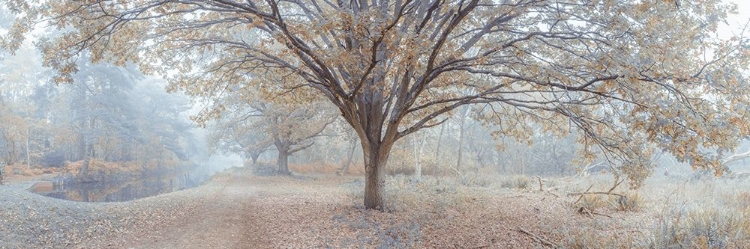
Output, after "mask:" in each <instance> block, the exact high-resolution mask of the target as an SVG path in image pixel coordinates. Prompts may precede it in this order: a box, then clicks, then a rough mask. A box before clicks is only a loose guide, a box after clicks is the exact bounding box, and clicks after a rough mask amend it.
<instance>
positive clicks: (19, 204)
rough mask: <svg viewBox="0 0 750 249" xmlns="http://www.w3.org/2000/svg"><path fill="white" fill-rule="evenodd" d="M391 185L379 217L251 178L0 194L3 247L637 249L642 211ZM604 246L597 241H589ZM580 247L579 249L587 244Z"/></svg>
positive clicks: (554, 198) (350, 192)
mask: <svg viewBox="0 0 750 249" xmlns="http://www.w3.org/2000/svg"><path fill="white" fill-rule="evenodd" d="M434 181H435V179H433V180H423V181H412V180H409V179H407V178H400V179H399V178H394V179H389V183H388V184H389V185H388V186H389V189H391V190H389V194H390V195H391V196H392V198H390V200H391V201H392V203H393V204H392V205H390V207H389V211H388V212H380V211H371V210H365V209H363V208H362V207H361V204H360V203H361V199H360V198H361V191H362V188H363V183H362V180H361V179H360V177H355V176H344V177H337V176H324V175H316V176H303V177H302V176H298V177H281V176H271V177H260V176H252V174H250V173H248V172H246V171H245V170H243V169H234V170H230V171H229V172H227V173H222V174H220V175H218V176H215V177H214V178H213V179H212V180H211V181H210V182H208V183H207V184H205V185H203V186H200V187H197V188H192V189H188V190H183V191H177V192H173V193H169V194H164V195H159V196H155V197H149V198H144V199H140V200H135V201H130V202H123V203H78V202H71V201H64V200H57V199H51V198H47V197H42V196H39V195H35V194H32V193H29V192H28V191H25V188H27V187H28V184H26V185H24V184H21V183H16V184H12V185H6V186H0V247H2V248H31V247H39V248H545V247H575V246H576V245H584V247H590V246H591V245H600V246H602V247H607V248H633V247H647V246H648V243H649V238H650V236H651V235H650V234H649V231H650V230H652V228H653V224H654V221H653V220H654V217H653V215H652V214H650V213H648V212H614V211H612V212H607V213H603V214H602V215H591V216H589V215H583V214H580V213H577V212H576V211H575V209H574V208H572V207H571V203H572V202H574V201H575V200H576V197H567V196H566V195H565V193H563V192H562V191H560V192H555V191H552V192H546V191H542V192H540V191H536V190H517V189H501V188H490V187H467V186H463V185H458V186H456V184H455V183H449V182H439V181H440V180H437V181H438V182H434ZM599 241H605V242H599ZM585 245H588V246H585Z"/></svg>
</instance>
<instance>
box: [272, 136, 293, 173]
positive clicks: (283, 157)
mask: <svg viewBox="0 0 750 249" xmlns="http://www.w3.org/2000/svg"><path fill="white" fill-rule="evenodd" d="M275 145H276V149H277V150H278V151H279V157H278V159H276V165H277V166H278V167H279V168H278V170H277V172H278V173H279V174H282V175H290V174H291V172H289V145H286V144H284V143H281V142H276V143H275Z"/></svg>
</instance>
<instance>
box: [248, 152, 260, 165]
mask: <svg viewBox="0 0 750 249" xmlns="http://www.w3.org/2000/svg"><path fill="white" fill-rule="evenodd" d="M258 157H260V154H252V155H250V159H252V160H253V166H255V165H258Z"/></svg>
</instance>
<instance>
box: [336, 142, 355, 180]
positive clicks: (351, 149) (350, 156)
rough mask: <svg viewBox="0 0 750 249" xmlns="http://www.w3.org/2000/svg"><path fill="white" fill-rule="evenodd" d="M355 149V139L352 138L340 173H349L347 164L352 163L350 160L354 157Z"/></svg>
mask: <svg viewBox="0 0 750 249" xmlns="http://www.w3.org/2000/svg"><path fill="white" fill-rule="evenodd" d="M356 149H357V140H352V142H351V143H350V145H349V156H348V157H347V159H346V164H344V167H343V168H341V170H339V172H341V173H340V174H341V175H346V174H348V173H349V166H350V165H351V164H352V160H353V159H354V151H355V150H356Z"/></svg>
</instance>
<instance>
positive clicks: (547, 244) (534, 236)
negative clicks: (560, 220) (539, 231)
mask: <svg viewBox="0 0 750 249" xmlns="http://www.w3.org/2000/svg"><path fill="white" fill-rule="evenodd" d="M518 231H519V232H521V233H524V234H526V235H528V236H529V237H531V239H533V240H535V241H537V242H539V243H542V244H543V245H545V246H549V247H552V248H559V246H557V244H555V243H552V242H550V241H548V240H546V239H545V238H543V237H541V236H539V235H536V234H533V233H531V232H529V231H527V230H526V229H523V227H518Z"/></svg>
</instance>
